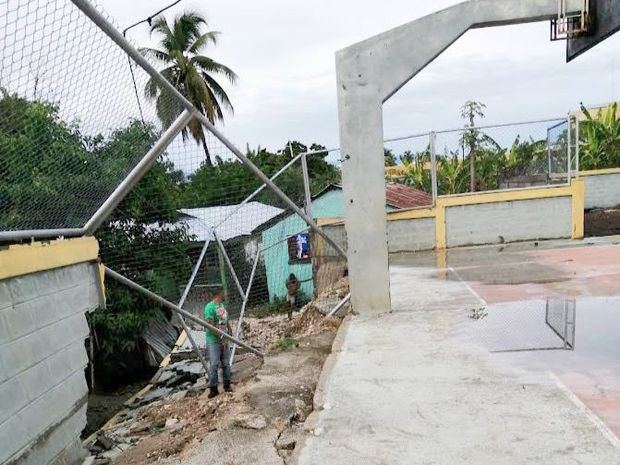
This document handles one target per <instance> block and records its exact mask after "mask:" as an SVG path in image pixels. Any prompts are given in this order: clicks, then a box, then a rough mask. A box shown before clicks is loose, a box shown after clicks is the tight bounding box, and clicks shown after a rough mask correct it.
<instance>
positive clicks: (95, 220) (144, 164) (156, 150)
mask: <svg viewBox="0 0 620 465" xmlns="http://www.w3.org/2000/svg"><path fill="white" fill-rule="evenodd" d="M192 118H193V116H192V112H191V111H188V110H184V111H183V113H181V114H180V115H179V116H178V117H177V118H176V119H175V120H174V122H173V123H172V124H171V125H170V127H169V128H168V129H166V130H165V131H164V133H163V134H162V135H161V137H160V138H159V140H158V141H157V142H156V143H155V145H154V146H153V147H151V150H149V151H148V153H147V154H146V155H145V156H144V157H143V158H142V160H140V162H139V163H138V164H137V165H136V166H134V168H133V169H132V170H131V172H130V173H129V174H128V175H127V176H126V177H125V179H123V181H122V182H121V183H120V184H119V185H118V186H117V188H116V189H114V192H112V194H111V195H110V196H109V197H108V198H107V199H106V201H105V202H103V205H101V206H100V207H99V209H98V210H97V211H96V212H95V214H94V215H93V216H92V217H91V219H90V220H88V222H87V223H86V226H84V227H85V229H86V233H87V234H93V233H94V232H95V231H96V230H97V228H98V227H99V226H101V223H103V222H104V221H105V220H106V218H107V217H108V216H110V214H111V213H112V211H113V210H114V209H115V208H116V207H117V206H118V204H119V203H121V201H122V200H123V199H124V198H125V196H126V195H127V194H128V193H129V192H130V191H131V190H132V189H133V188H134V186H135V185H136V184H137V183H138V181H140V179H142V177H143V176H144V175H145V174H146V173H147V172H148V170H149V169H150V168H151V166H152V165H153V163H155V160H157V157H159V156H160V155H161V154H162V153H163V152H164V150H166V148H167V147H168V145H170V143H171V142H172V141H173V139H174V138H175V137H176V136H177V135H178V134H179V133H180V132H181V130H182V129H183V128H184V127H185V126H187V124H188V123H189V122H190V120H191V119H192Z"/></svg>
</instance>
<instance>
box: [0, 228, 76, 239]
mask: <svg viewBox="0 0 620 465" xmlns="http://www.w3.org/2000/svg"><path fill="white" fill-rule="evenodd" d="M84 234H86V228H60V229H23V230H21V231H0V242H2V241H20V240H22V239H31V238H32V239H44V238H50V237H76V236H83V235H84Z"/></svg>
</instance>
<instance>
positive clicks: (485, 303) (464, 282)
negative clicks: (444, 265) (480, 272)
mask: <svg viewBox="0 0 620 465" xmlns="http://www.w3.org/2000/svg"><path fill="white" fill-rule="evenodd" d="M448 270H450V271H451V272H452V273H454V275H455V276H456V277H457V278H458V280H459V281H460V282H461V283H463V284H464V285H465V287H466V288H467V289H468V290H469V292H471V294H472V295H473V296H474V297H475V298H476V299H478V303H480V305H485V306H486V305H487V302H486V301H485V300H484V299H483V298H482V297H480V294H478V293H477V292H476V291H475V290H474V288H473V287H471V286H470V285H469V283H468V282H467V281H465V280H463V278H461V276H460V275H459V274H458V273H457V271H456V270H455V269H454V268H452V267H451V266H449V267H448Z"/></svg>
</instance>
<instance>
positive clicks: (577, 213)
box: [571, 178, 586, 239]
mask: <svg viewBox="0 0 620 465" xmlns="http://www.w3.org/2000/svg"><path fill="white" fill-rule="evenodd" d="M571 189H572V198H573V200H572V202H571V203H572V206H573V210H572V234H571V238H572V239H583V236H584V219H585V205H586V187H585V181H584V179H583V178H575V179H573V180H571Z"/></svg>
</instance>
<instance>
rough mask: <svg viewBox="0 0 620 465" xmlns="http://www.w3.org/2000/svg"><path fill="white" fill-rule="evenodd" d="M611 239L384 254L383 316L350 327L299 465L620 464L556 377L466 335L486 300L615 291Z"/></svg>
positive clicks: (603, 433)
mask: <svg viewBox="0 0 620 465" xmlns="http://www.w3.org/2000/svg"><path fill="white" fill-rule="evenodd" d="M616 239H618V238H607V239H597V240H593V241H584V242H574V241H552V242H541V243H540V244H538V243H536V244H535V243H524V244H516V245H507V246H501V247H477V248H469V249H460V250H454V251H450V252H449V253H448V256H447V257H437V256H436V255H435V254H434V253H433V254H412V255H410V256H395V257H392V259H391V266H390V274H391V293H392V306H393V309H392V310H393V311H392V312H391V313H386V314H383V315H379V316H374V317H368V316H355V317H353V318H352V319H351V320H350V322H349V323H348V327H347V328H346V333H345V336H344V340H343V342H342V345H341V347H340V349H339V351H338V352H337V353H336V354H334V358H333V366H332V367H331V369H330V370H331V371H329V373H328V374H327V376H326V382H325V386H324V392H323V394H322V396H320V399H319V402H321V403H322V404H323V405H322V407H323V408H322V410H320V411H319V412H318V414H317V419H316V425H315V429H314V435H312V436H311V437H309V438H308V439H307V441H306V443H305V444H304V446H303V449H302V450H301V451H300V452H299V454H300V455H299V463H300V464H301V465H310V464H317V463H321V464H323V465H327V464H339V465H344V464H356V465H361V464H412V465H413V464H437V465H444V464H445V465H455V464H472V465H473V464H476V465H486V464H489V465H491V464H492V465H502V464H506V465H508V464H510V465H515V464H546V465H549V464H557V465H560V464H561V465H565V464H588V465H590V464H592V465H598V464H601V465H603V464H604V465H614V464H620V447H619V443H618V439H617V437H616V436H615V435H614V433H613V432H612V430H611V428H609V427H608V426H607V425H606V424H605V422H604V421H602V420H601V419H600V418H599V416H597V415H595V414H594V413H593V412H592V409H590V408H589V407H588V406H587V405H584V402H582V400H580V399H579V396H577V395H575V394H574V393H573V392H571V390H570V388H568V387H567V386H566V384H564V383H563V382H562V380H560V378H559V377H557V376H555V375H554V374H551V373H549V372H548V371H544V370H539V371H536V370H530V369H527V368H523V366H521V365H519V364H517V363H514V359H513V358H511V357H503V356H499V354H490V353H489V351H488V350H487V349H486V348H485V347H484V345H483V344H480V343H479V342H477V341H475V340H472V339H471V338H470V337H467V327H468V325H471V322H472V321H473V320H472V319H471V318H468V315H470V314H471V310H472V309H473V308H479V307H480V306H483V305H484V306H492V305H495V304H500V303H502V302H509V301H520V300H527V299H536V298H541V297H546V296H555V295H564V296H566V295H568V296H604V295H620V246H618V245H616V244H617V242H618V241H617V240H616ZM446 258H447V260H446ZM489 308H490V307H489ZM618 311H619V312H620V308H619V309H618ZM618 392H620V389H619V390H618ZM618 399H620V396H618ZM590 404H591V402H590ZM612 404H613V405H611V407H609V408H611V409H612V410H613V409H614V408H615V407H616V406H617V405H615V404H614V403H613V402H612ZM618 404H620V403H618ZM604 410H605V409H604V408H603V411H604Z"/></svg>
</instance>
